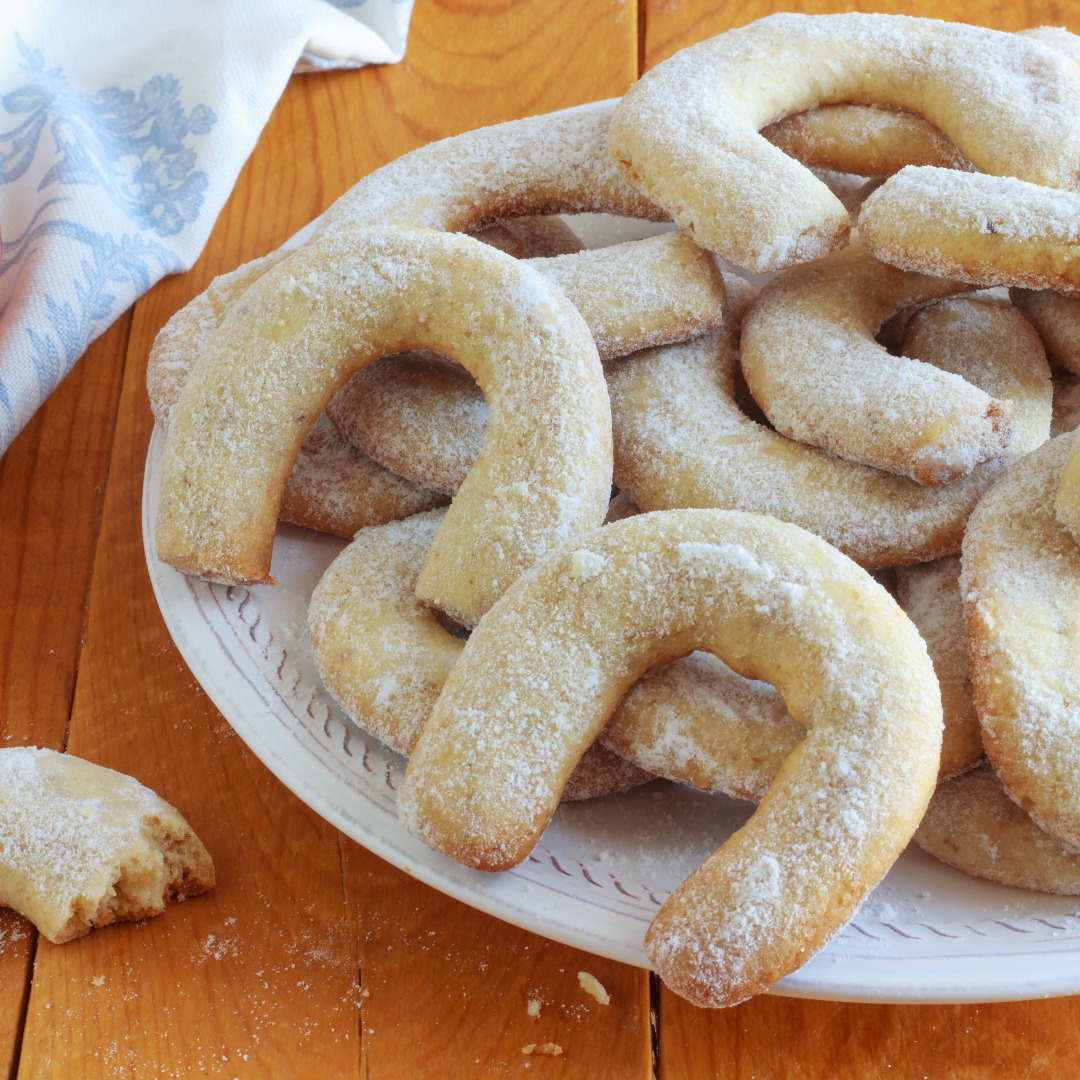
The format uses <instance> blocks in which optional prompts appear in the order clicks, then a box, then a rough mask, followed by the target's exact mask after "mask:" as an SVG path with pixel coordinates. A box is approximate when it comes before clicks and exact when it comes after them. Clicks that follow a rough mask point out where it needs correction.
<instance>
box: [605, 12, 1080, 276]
mask: <svg viewBox="0 0 1080 1080" xmlns="http://www.w3.org/2000/svg"><path fill="white" fill-rule="evenodd" d="M844 101H857V102H868V101H872V102H874V103H876V104H881V105H885V106H891V107H894V108H901V109H908V110H911V111H913V112H916V113H919V114H920V115H922V116H923V117H924V118H925V119H927V120H929V121H930V122H931V123H932V124H934V125H935V126H936V127H937V128H938V129H939V130H940V131H941V132H942V133H943V134H944V135H946V136H947V137H948V138H949V139H951V140H952V141H953V142H954V143H955V144H956V146H957V148H958V149H959V150H960V151H961V152H962V153H963V154H964V155H965V156H966V157H967V158H968V159H969V160H970V161H971V163H972V164H973V165H974V166H975V168H977V169H980V170H982V171H983V172H986V173H993V174H996V175H1003V176H1017V177H1020V178H1021V179H1023V180H1027V181H1030V182H1032V183H1038V184H1046V185H1049V186H1053V187H1072V186H1073V185H1074V184H1075V183H1076V179H1077V173H1078V171H1080V131H1078V130H1077V128H1076V124H1075V117H1076V116H1077V115H1078V114H1080V73H1078V72H1077V70H1076V68H1075V65H1073V64H1072V62H1071V61H1069V60H1067V59H1066V58H1065V57H1064V56H1063V55H1062V54H1061V53H1059V52H1058V51H1056V50H1055V49H1054V48H1052V47H1050V46H1048V45H1046V44H1044V43H1042V42H1040V41H1035V40H1033V39H1031V38H1026V37H1019V36H1017V35H1013V34H1004V33H1000V32H997V31H994V30H984V29H981V28H978V27H972V26H963V25H959V24H956V23H946V22H939V21H936V20H933V19H913V18H906V17H902V16H893V15H863V14H845V15H816V16H805V15H793V14H782V15H772V16H769V17H767V18H764V19H759V20H758V21H756V22H753V23H750V24H749V25H748V26H744V27H741V28H739V29H736V30H730V31H728V32H727V33H725V34H721V35H720V36H719V37H715V38H712V39H711V40H708V41H704V42H701V43H700V44H697V45H692V46H690V47H689V48H687V49H683V50H681V51H680V52H678V53H676V54H675V55H674V56H672V57H671V58H670V59H668V60H665V61H664V62H663V63H661V64H658V65H657V66H656V67H654V68H653V69H652V70H651V71H649V72H647V73H646V74H645V75H644V76H643V77H642V78H641V79H640V80H639V81H638V82H637V83H635V84H634V85H633V86H632V87H631V88H630V89H629V90H628V91H627V93H626V95H625V97H624V98H623V99H622V101H621V102H620V104H619V106H618V107H617V109H616V110H615V115H614V117H613V118H612V122H611V138H610V147H611V153H612V156H613V157H614V158H615V159H616V161H618V162H619V165H620V167H621V168H622V169H623V171H624V173H625V174H626V176H627V177H628V178H629V179H630V181H631V182H633V183H635V184H637V185H639V186H640V187H641V189H642V191H643V192H644V193H645V194H646V195H647V196H648V197H649V198H650V199H652V200H653V201H654V202H656V203H658V204H659V205H660V206H662V207H664V209H666V210H667V211H668V212H669V213H670V214H671V215H672V217H673V218H674V219H675V221H676V223H677V224H678V226H679V228H680V229H682V230H683V231H685V232H687V233H689V234H690V235H691V236H693V237H695V239H697V241H698V243H700V244H701V245H702V246H703V247H707V248H709V249H710V250H712V251H715V252H717V253H718V254H720V255H723V256H724V257H726V258H728V259H731V260H732V261H733V262H735V263H736V264H737V265H739V266H745V267H747V268H748V269H751V270H755V271H758V272H766V271H769V270H778V269H781V268H782V267H785V266H789V265H792V264H793V263H797V262H806V261H808V260H811V259H816V258H821V257H822V256H824V255H827V254H829V252H831V251H834V250H836V249H837V248H838V247H842V246H843V245H844V244H845V243H846V241H847V237H848V229H849V221H848V216H847V214H846V212H845V211H844V209H843V207H842V206H841V205H840V204H839V203H838V202H837V201H836V199H835V198H834V197H833V196H832V195H830V193H829V192H828V190H827V189H826V188H825V187H824V185H822V184H821V183H820V182H819V181H817V180H815V179H814V178H813V177H812V176H811V175H810V173H809V172H808V170H807V169H806V168H805V167H804V166H802V165H800V164H798V163H797V162H795V161H793V160H792V159H791V158H789V157H788V156H787V155H786V154H784V153H783V152H782V151H781V150H778V149H777V148H776V147H775V146H772V145H771V144H770V143H769V142H767V141H766V139H765V138H763V137H762V136H761V135H759V134H758V132H759V129H760V128H762V127H765V126H766V125H768V124H771V123H773V122H774V121H776V120H778V119H780V118H781V117H784V116H787V115H789V114H791V113H799V112H804V111H805V110H807V109H810V108H813V107H814V106H815V105H819V104H822V103H830V102H844ZM953 175H958V176H961V177H962V178H963V179H964V180H967V179H970V178H971V174H967V173H964V174H953Z"/></svg>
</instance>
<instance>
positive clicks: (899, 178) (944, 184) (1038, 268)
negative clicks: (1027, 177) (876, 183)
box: [859, 61, 1080, 295]
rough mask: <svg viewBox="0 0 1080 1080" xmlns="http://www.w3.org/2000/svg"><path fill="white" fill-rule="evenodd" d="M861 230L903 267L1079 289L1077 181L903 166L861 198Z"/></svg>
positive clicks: (871, 247)
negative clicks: (1041, 181) (1053, 183)
mask: <svg viewBox="0 0 1080 1080" xmlns="http://www.w3.org/2000/svg"><path fill="white" fill-rule="evenodd" d="M1069 63H1070V65H1071V61H1070V62H1069ZM1071 66H1074V65H1071ZM1074 67H1075V66H1074ZM1076 79H1077V83H1078V84H1080V69H1076ZM1074 127H1075V125H1074ZM859 236H860V238H861V239H862V242H863V244H864V246H865V247H866V249H867V250H868V251H870V252H871V253H872V254H873V255H875V256H876V257H877V258H879V259H881V260H882V262H887V263H890V264H891V265H893V266H898V267H900V268H901V269H903V270H914V271H918V272H919V273H922V274H934V275H937V276H939V277H949V278H957V279H959V280H961V281H968V282H971V283H972V284H974V285H981V286H992V285H1015V286H1022V287H1023V288H1027V289H1055V290H1057V291H1058V292H1063V293H1066V294H1069V295H1080V194H1077V192H1076V183H1075V180H1074V181H1073V182H1072V185H1071V186H1070V187H1066V186H1065V184H1064V183H1062V184H1061V185H1059V186H1058V187H1042V186H1040V185H1038V184H1034V183H1028V182H1026V181H1024V180H1018V179H1016V178H1015V177H1013V176H985V175H982V174H980V173H957V172H952V171H950V170H947V169H936V168H932V167H929V166H926V167H921V168H915V167H910V168H906V169H902V170H901V171H900V172H898V173H897V174H896V175H895V176H893V177H891V178H890V179H889V180H887V181H886V182H885V183H884V184H882V185H881V187H879V188H878V189H877V191H875V192H874V193H873V194H872V195H871V196H870V198H868V199H867V200H866V202H865V203H864V204H863V208H862V212H861V213H860V215H859Z"/></svg>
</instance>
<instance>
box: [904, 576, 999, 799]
mask: <svg viewBox="0 0 1080 1080" xmlns="http://www.w3.org/2000/svg"><path fill="white" fill-rule="evenodd" d="M896 589H897V599H898V600H899V602H900V606H901V607H902V608H903V609H904V611H905V612H907V615H908V618H909V619H911V621H912V622H913V623H914V624H915V628H916V629H917V630H918V631H919V633H920V634H921V635H922V638H923V641H925V642H926V651H927V652H928V653H929V654H930V659H931V661H932V662H933V664H934V674H935V675H937V680H938V685H939V686H940V687H941V711H942V714H943V716H944V720H945V731H944V734H943V735H942V739H941V766H940V768H939V770H938V779H939V780H946V779H948V778H949V777H952V776H958V775H959V774H960V773H963V772H967V771H968V770H969V769H972V768H974V767H975V766H976V765H977V764H978V763H979V761H981V760H982V756H983V745H982V735H981V733H980V730H979V717H978V715H977V714H976V712H975V701H974V699H973V697H972V690H971V661H970V659H969V656H968V640H967V626H966V625H965V624H964V604H963V600H962V599H961V596H960V560H959V559H958V558H956V557H955V556H954V557H951V558H948V559H937V560H936V561H934V562H931V563H923V564H922V565H921V566H903V567H900V568H899V569H898V570H897V571H896Z"/></svg>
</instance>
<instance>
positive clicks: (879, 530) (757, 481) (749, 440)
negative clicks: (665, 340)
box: [608, 334, 1034, 566]
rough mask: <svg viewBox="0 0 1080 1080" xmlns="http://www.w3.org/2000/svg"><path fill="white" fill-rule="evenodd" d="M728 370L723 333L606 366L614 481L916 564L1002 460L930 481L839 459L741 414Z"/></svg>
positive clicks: (960, 525)
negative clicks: (939, 482)
mask: <svg viewBox="0 0 1080 1080" xmlns="http://www.w3.org/2000/svg"><path fill="white" fill-rule="evenodd" d="M737 370H738V357H737V355H736V353H735V351H734V348H733V347H732V345H731V343H730V341H729V340H728V339H727V337H726V336H725V335H723V334H712V335H706V336H703V337H701V338H699V339H698V340H697V341H693V342H688V343H685V344H681V345H672V346H668V347H667V348H665V349H662V350H661V349H656V350H649V351H646V352H642V353H638V354H637V355H635V356H632V357H627V358H626V359H625V360H621V361H617V362H616V363H615V364H613V365H611V366H610V367H609V371H608V392H609V394H610V397H611V408H612V417H613V431H614V435H615V482H616V484H617V485H618V486H619V488H620V489H622V490H624V491H625V492H626V493H627V494H628V495H629V496H630V498H631V499H633V501H634V502H635V503H636V504H637V505H638V506H640V507H641V508H642V509H643V510H661V509H676V508H682V507H710V506H712V507H719V508H721V509H728V510H747V511H751V512H754V513H762V514H772V515H774V516H775V517H778V518H780V519H781V520H784V521H790V522H793V523H794V524H796V525H800V526H802V527H803V528H805V529H809V530H810V531H811V532H814V533H816V534H817V535H818V536H820V537H822V538H823V539H824V540H827V541H828V542H829V543H831V544H833V545H835V546H836V547H838V548H839V549H840V550H841V551H843V552H845V553H846V554H847V555H849V556H850V557H851V558H853V559H854V560H855V561H856V562H859V563H861V564H862V565H863V566H891V565H897V564H902V563H913V562H925V561H927V560H928V559H934V558H939V557H941V556H943V555H950V554H954V553H955V552H957V551H959V549H960V542H961V540H962V538H963V532H964V522H965V521H966V520H967V516H968V514H970V513H971V511H972V510H973V509H974V507H975V504H976V503H977V502H978V500H979V497H980V496H981V494H982V492H984V491H985V490H986V488H987V486H988V485H989V484H990V483H991V481H992V480H993V478H994V477H995V476H996V475H997V474H998V473H999V472H1000V471H1001V466H999V465H996V464H988V465H982V466H979V467H978V468H977V469H975V470H974V471H973V472H972V474H971V475H970V476H967V477H964V478H963V479H961V480H955V481H953V482H952V483H951V484H947V485H945V486H942V487H937V488H928V487H923V486H921V485H919V484H916V483H915V482H914V481H913V480H909V479H907V478H906V477H901V476H896V475H894V474H892V473H884V472H880V471H878V470H876V469H870V468H867V467H866V466H864V465H857V464H855V463H853V462H849V461H843V460H841V459H839V458H835V457H832V456H831V455H830V454H827V453H825V452H824V451H822V450H818V449H816V448H814V447H808V446H803V445H801V444H800V443H796V442H793V441H792V440H790V439H787V438H785V437H784V436H783V435H781V434H779V433H778V432H775V431H772V430H770V429H769V428H766V427H764V426H763V425H761V424H758V423H756V422H755V421H753V420H751V419H750V418H749V417H748V416H746V415H745V414H744V413H743V412H742V411H741V410H740V409H739V407H738V405H737V404H736V401H735V374H736V371H737ZM1005 396H1007V395H1005ZM1023 426H1024V425H1022V427H1023ZM1010 449H1011V450H1013V451H1014V452H1016V453H1024V452H1026V451H1028V450H1031V449H1034V446H1032V445H1030V444H1021V443H1015V442H1014V445H1013V446H1012V447H1011V448H1010Z"/></svg>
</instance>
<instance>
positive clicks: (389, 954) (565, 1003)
mask: <svg viewBox="0 0 1080 1080" xmlns="http://www.w3.org/2000/svg"><path fill="white" fill-rule="evenodd" d="M345 871H346V882H347V883H348V886H349V893H350V896H351V897H352V898H353V900H354V902H355V904H356V905H357V918H358V922H359V929H360V955H361V968H360V970H361V985H362V991H361V992H362V994H363V1010H362V1018H363V1033H362V1034H363V1053H364V1057H363V1061H364V1065H363V1069H362V1073H363V1075H364V1077H365V1078H370V1080H416V1078H420V1077H432V1078H434V1077H442V1076H454V1077H474V1076H475V1077H490V1076H510V1075H519V1074H520V1073H521V1071H522V1070H523V1069H524V1068H526V1067H527V1063H530V1064H531V1067H532V1068H533V1069H535V1070H537V1071H538V1075H540V1076H546V1075H549V1073H548V1072H546V1071H544V1070H550V1069H552V1068H553V1067H555V1066H556V1065H557V1066H558V1069H559V1072H558V1075H560V1076H563V1077H583V1078H584V1077H589V1078H591V1080H648V1078H649V1077H651V1076H652V1047H651V1041H650V1038H649V987H648V977H647V976H646V975H645V973H644V972H641V971H639V970H638V969H636V968H630V967H627V966H626V965H624V964H617V963H615V962H613V961H611V960H604V959H602V958H600V957H597V956H591V955H589V954H587V953H583V952H580V951H579V950H577V949H571V948H569V947H567V946H565V945H558V944H555V943H553V942H550V941H547V940H546V939H544V938H542V937H538V936H537V935H536V934H530V933H528V932H527V931H525V930H518V929H517V928H515V927H512V926H509V925H507V924H505V923H501V922H499V921H498V920H496V919H492V918H490V917H489V916H487V915H483V914H482V913H480V912H478V911H475V910H473V909H472V908H469V907H466V906H465V905H464V904H460V903H458V902H457V901H456V900H451V899H450V898H449V897H446V896H443V895H442V894H440V893H437V892H435V891H434V890H433V889H430V888H428V886H426V885H422V884H421V883H420V882H417V881H415V880H414V879H413V878H411V877H409V876H408V875H407V874H403V873H401V872H400V871H398V870H395V869H394V868H393V867H391V866H389V865H387V864H386V863H384V862H383V861H382V860H381V859H377V858H376V857H375V856H374V855H372V854H370V853H369V852H366V851H364V849H363V848H361V847H359V846H358V845H356V844H352V843H347V844H346V847H345ZM579 971H587V972H588V973H589V974H591V975H593V976H595V977H596V978H597V979H598V980H599V981H600V983H601V985H602V986H603V987H604V988H605V989H606V990H607V992H608V993H609V994H610V996H611V1002H610V1004H608V1005H601V1004H599V1002H597V1001H596V999H595V998H593V997H590V996H589V995H588V994H587V993H585V991H584V990H582V989H581V987H580V985H579V984H578V978H577V974H578V972H579ZM530 1001H536V1002H538V1003H539V1015H538V1016H536V1017H532V1016H530V1015H529V1013H528V1007H529V1002H530ZM541 1043H554V1044H556V1045H557V1046H559V1047H561V1048H562V1051H563V1053H562V1055H561V1056H560V1057H559V1058H558V1060H557V1061H554V1060H551V1059H547V1058H543V1057H538V1056H528V1055H525V1054H523V1053H522V1048H523V1047H526V1046H529V1045H531V1044H541Z"/></svg>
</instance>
